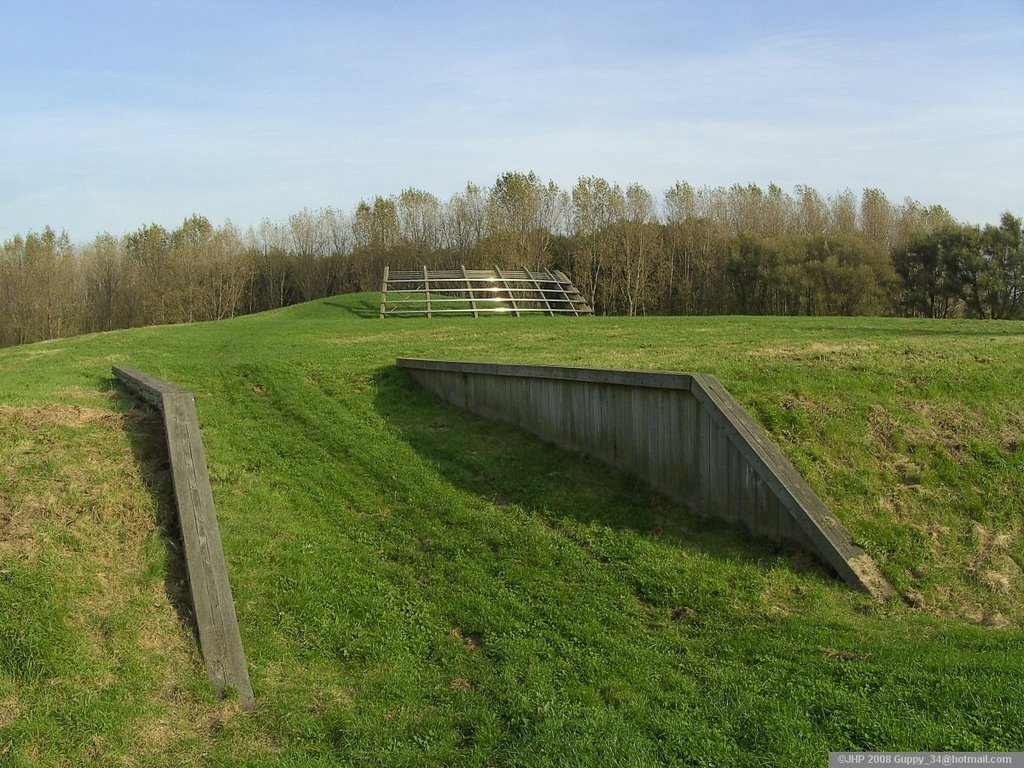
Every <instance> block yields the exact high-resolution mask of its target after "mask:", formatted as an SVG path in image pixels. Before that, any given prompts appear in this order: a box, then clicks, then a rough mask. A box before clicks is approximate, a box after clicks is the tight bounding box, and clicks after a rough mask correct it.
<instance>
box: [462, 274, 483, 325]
mask: <svg viewBox="0 0 1024 768" xmlns="http://www.w3.org/2000/svg"><path fill="white" fill-rule="evenodd" d="M460 267H461V269H462V279H463V280H465V281H466V290H467V291H469V307H470V309H471V310H473V317H480V315H479V314H478V313H477V311H476V294H475V293H473V283H472V282H471V281H470V279H469V275H467V274H466V267H465V265H460Z"/></svg>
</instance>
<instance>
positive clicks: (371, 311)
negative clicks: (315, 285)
mask: <svg viewBox="0 0 1024 768" xmlns="http://www.w3.org/2000/svg"><path fill="white" fill-rule="evenodd" d="M323 305H324V306H325V307H334V308H335V309H341V310H343V311H345V312H347V313H348V314H350V315H354V316H355V317H362V318H373V319H379V318H380V302H379V301H377V300H375V299H370V298H361V299H359V300H358V301H354V300H352V299H349V300H348V301H344V302H341V301H334V300H333V299H328V300H326V301H324V302H323Z"/></svg>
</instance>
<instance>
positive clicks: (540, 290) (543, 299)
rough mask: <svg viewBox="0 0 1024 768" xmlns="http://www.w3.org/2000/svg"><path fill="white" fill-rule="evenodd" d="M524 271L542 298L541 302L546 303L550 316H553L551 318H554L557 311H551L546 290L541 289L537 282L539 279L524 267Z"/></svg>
mask: <svg viewBox="0 0 1024 768" xmlns="http://www.w3.org/2000/svg"><path fill="white" fill-rule="evenodd" d="M523 271H524V272H526V276H527V277H528V278H529V279H530V282H532V283H533V286H534V288H536V289H537V294H538V295H539V296H540V299H541V301H542V302H544V306H545V307H547V308H548V314H549V315H551V317H554V316H555V311H554V310H553V309H551V302H549V301H548V295H547V293H545V292H544V289H543V288H541V287H540V283H538V282H537V278H536V277H534V276H533V273H532V272H530V270H528V269H527V268H526V267H523Z"/></svg>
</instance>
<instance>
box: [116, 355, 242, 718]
mask: <svg viewBox="0 0 1024 768" xmlns="http://www.w3.org/2000/svg"><path fill="white" fill-rule="evenodd" d="M113 370H114V375H115V376H116V377H117V378H118V379H119V380H120V381H121V382H122V383H124V385H125V386H126V387H127V388H128V389H129V390H130V391H131V392H132V393H133V394H134V395H136V396H137V397H139V398H141V399H142V400H145V401H146V402H147V403H149V404H150V405H153V406H154V407H156V408H157V409H158V410H159V411H160V412H161V413H162V414H163V421H164V430H165V432H166V435H167V453H168V456H169V457H170V460H171V476H172V479H173V483H174V497H175V499H176V500H177V504H178V521H179V523H180V527H181V538H182V542H183V543H184V548H185V564H186V567H187V568H188V581H189V587H190V590H191V592H192V604H193V606H194V608H195V615H196V624H197V626H198V629H199V644H200V646H201V648H202V651H203V660H204V662H205V664H206V674H207V676H208V677H209V678H210V683H211V684H212V685H213V688H214V690H215V691H217V693H218V694H219V695H222V696H223V695H225V694H226V693H227V692H228V691H229V690H231V689H233V690H235V691H237V692H238V699H239V703H240V704H241V706H242V708H243V709H247V710H248V709H252V708H253V706H254V705H255V698H254V697H253V692H252V683H251V682H250V681H249V669H248V666H247V665H246V661H245V651H244V650H243V649H242V637H241V635H240V634H239V631H238V618H237V616H236V615H235V603H234V600H233V598H232V596H231V584H230V583H229V582H228V569H227V563H226V562H225V560H224V549H223V547H222V546H221V540H220V528H219V527H218V526H217V513H216V511H215V510H214V507H213V491H212V490H211V488H210V474H209V470H208V469H207V466H206V454H205V453H204V451H203V442H202V438H201V436H200V434H199V418H198V416H197V414H196V405H195V399H194V398H193V397H192V393H191V392H189V391H188V390H185V389H182V388H181V387H179V386H177V385H176V384H172V383H170V382H168V381H164V380H163V379H158V378H157V377H155V376H150V375H149V374H148V373H143V372H142V371H138V370H135V369H134V368H128V367H124V366H115V367H114V369H113Z"/></svg>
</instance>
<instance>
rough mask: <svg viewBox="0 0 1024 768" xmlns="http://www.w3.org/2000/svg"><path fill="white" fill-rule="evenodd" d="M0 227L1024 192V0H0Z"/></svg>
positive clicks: (992, 205)
mask: <svg viewBox="0 0 1024 768" xmlns="http://www.w3.org/2000/svg"><path fill="white" fill-rule="evenodd" d="M0 40H2V43H0V241H3V240H6V239H8V238H10V237H12V236H13V235H14V234H16V233H25V232H28V231H39V230H41V229H42V228H43V227H45V226H51V227H53V228H54V229H57V230H61V229H63V230H66V231H67V232H68V234H69V235H70V236H71V238H72V240H74V241H77V242H86V241H89V240H91V239H92V238H93V237H94V236H95V235H96V234H97V233H100V232H111V233H113V234H123V233H125V232H129V231H132V230H135V229H137V228H139V227H140V226H142V225H143V224H148V223H150V222H155V223H158V224H162V225H163V226H166V227H169V228H172V227H175V226H177V225H178V224H180V223H181V221H182V220H184V219H185V218H186V217H187V216H189V215H191V214H192V213H193V212H196V213H200V214H202V215H205V216H206V217H207V218H209V219H210V220H211V221H213V222H214V223H221V222H223V221H225V220H228V219H230V220H231V221H233V222H235V223H236V224H238V225H240V226H242V227H243V228H244V227H246V226H248V225H255V224H258V223H259V222H260V221H261V220H262V219H264V218H269V219H271V220H275V221H283V220H285V219H286V218H287V217H288V216H289V215H290V214H292V213H295V212H297V211H300V210H302V209H303V208H307V207H308V208H321V207H326V206H330V207H335V208H341V209H343V210H348V211H351V210H352V209H353V208H354V207H355V205H356V204H357V203H358V202H359V201H360V200H361V199H372V197H373V196H375V195H391V194H398V193H399V192H401V191H402V190H403V189H405V188H408V187H415V188H419V189H423V190H426V191H428V192H431V193H433V194H435V195H437V196H438V197H440V198H442V199H444V198H447V197H448V196H450V195H452V194H454V193H456V192H458V191H460V190H461V189H464V188H465V185H466V183H467V182H473V183H476V184H480V185H489V184H492V183H493V182H494V180H495V179H496V178H497V177H498V176H499V175H500V174H501V173H503V172H505V171H524V172H525V171H530V170H532V171H535V172H536V173H537V175H538V176H540V177H541V178H542V179H544V180H549V179H550V180H553V181H555V182H556V183H558V184H559V185H560V186H562V187H563V188H565V189H571V187H572V186H573V185H574V184H575V182H576V181H577V179H578V178H579V177H580V176H602V177H604V178H606V179H608V180H610V181H614V182H618V183H620V184H622V185H626V184H630V183H633V182H639V183H641V184H643V185H644V186H646V187H647V188H648V189H649V190H651V192H652V193H654V194H655V195H656V196H657V195H660V194H661V193H662V192H663V191H664V190H666V189H668V188H669V187H671V186H672V185H673V184H675V183H676V182H677V181H687V182H689V183H691V184H693V185H694V186H697V187H700V186H712V187H716V186H730V185H732V184H736V183H739V184H749V183H755V184H760V185H762V186H767V185H768V184H769V183H772V182H774V183H776V184H778V185H779V186H781V187H782V188H783V189H786V190H790V191H792V189H793V188H794V187H795V186H796V185H800V184H805V185H809V186H811V187H814V188H815V189H817V190H818V191H819V192H822V193H823V194H826V195H831V194H836V193H840V192H842V191H843V190H846V189H851V190H853V191H855V192H857V193H859V192H861V191H862V190H863V189H865V188H878V189H881V190H882V191H883V192H884V193H885V194H886V195H887V196H888V197H889V198H890V200H893V201H895V202H900V201H902V200H903V199H905V198H907V197H910V198H913V199H915V200H918V201H920V202H922V203H924V204H926V205H932V204H938V205H942V206H945V207H946V208H947V209H948V210H949V211H950V212H951V213H952V214H953V215H954V216H956V217H957V218H958V219H960V220H962V221H968V222H971V223H978V224H984V223H996V222H998V220H999V216H1000V214H1001V213H1002V212H1003V211H1006V210H1010V211H1013V212H1014V213H1016V214H1018V215H1021V214H1024V0H973V2H959V1H955V0H954V1H950V2H945V1H944V0H929V2H916V1H915V0H900V1H899V2H893V1H892V0H885V1H884V2H874V1H873V0H858V1H857V2H845V1H843V2H838V1H834V2H830V1H829V0H817V1H816V2H798V1H794V2H780V1H776V0H764V1H762V2H755V1H751V2H740V1H735V2H729V1H728V0H718V1H717V2H715V1H711V2H702V1H694V2H689V1H685V2H684V1H682V0H680V1H678V2H656V1H648V0H632V1H630V2H602V1H601V0H589V1H587V2H577V1H575V0H571V1H566V2H559V0H547V1H546V2H532V1H529V0H523V1H519V0H517V2H511V3H489V2H481V1H480V0H477V1H476V2H422V1H421V2H388V1H386V0H380V1H378V2H365V1H363V2H343V1H342V0H335V1H334V2H314V1H313V0H290V1H289V2H284V1H283V0H282V1H280V2H261V1H260V0H248V1H247V2H232V1H229V0H204V1H203V2H198V1H192V0H130V1H128V2H113V1H111V2H103V1H101V0H94V1H91V2H90V1H88V0H75V1H71V0H67V1H65V2H57V1H48V0H32V1H31V2H25V1H23V0H0Z"/></svg>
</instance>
